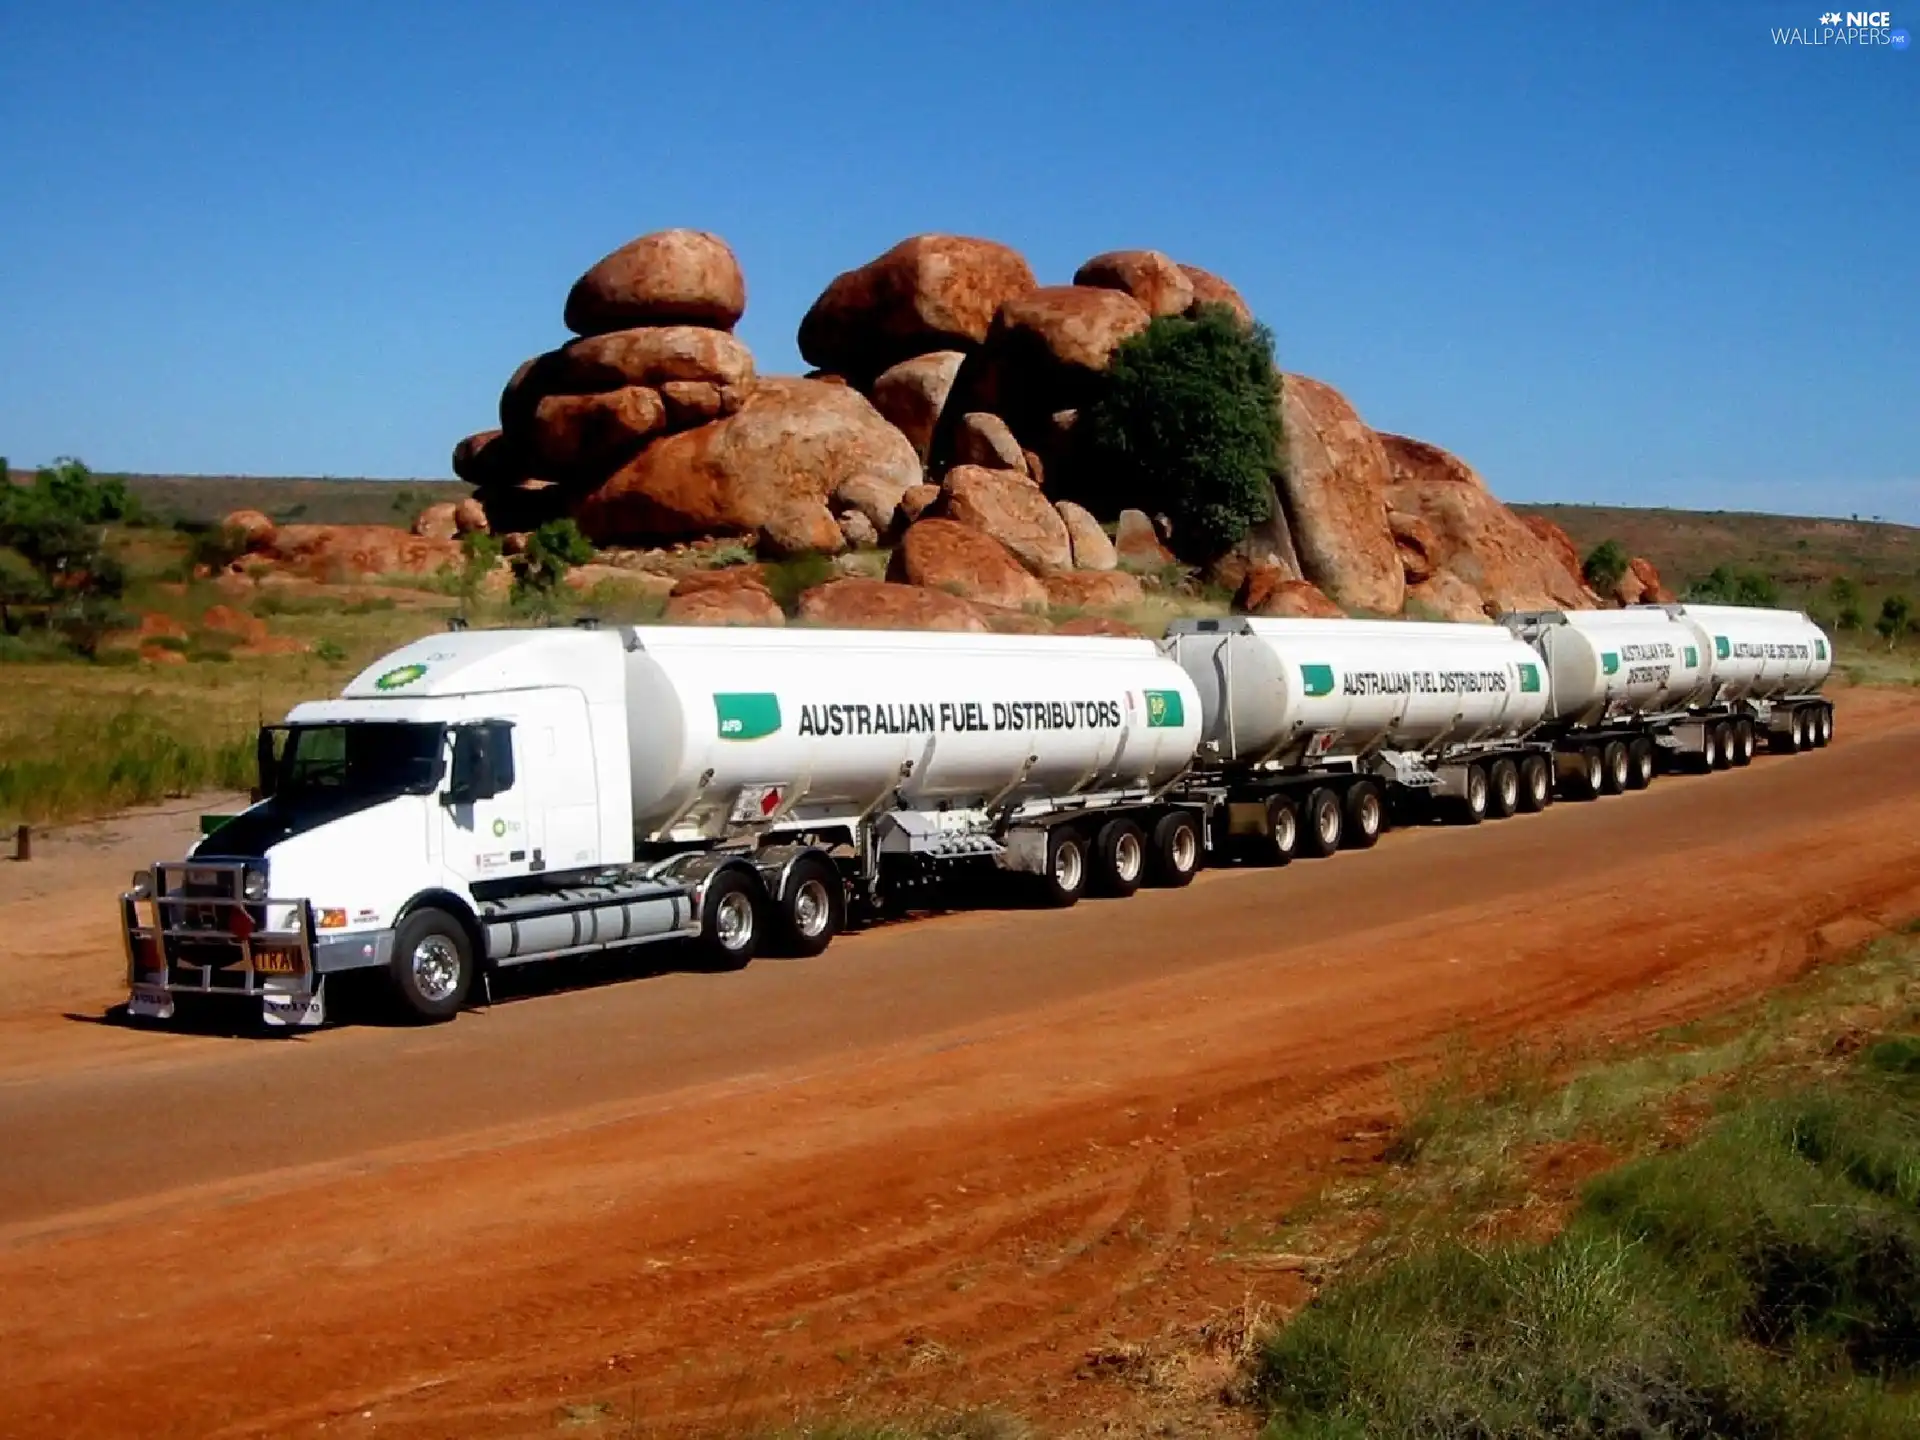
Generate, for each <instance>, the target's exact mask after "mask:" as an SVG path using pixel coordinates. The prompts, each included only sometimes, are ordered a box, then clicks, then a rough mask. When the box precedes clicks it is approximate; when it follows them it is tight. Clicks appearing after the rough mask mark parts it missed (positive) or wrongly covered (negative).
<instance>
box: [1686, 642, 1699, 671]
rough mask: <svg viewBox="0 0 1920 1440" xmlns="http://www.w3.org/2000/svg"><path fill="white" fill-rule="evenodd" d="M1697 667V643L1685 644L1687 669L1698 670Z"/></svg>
mask: <svg viewBox="0 0 1920 1440" xmlns="http://www.w3.org/2000/svg"><path fill="white" fill-rule="evenodd" d="M1699 668H1700V647H1699V646H1698V645H1689V646H1687V669H1689V670H1698V669H1699Z"/></svg>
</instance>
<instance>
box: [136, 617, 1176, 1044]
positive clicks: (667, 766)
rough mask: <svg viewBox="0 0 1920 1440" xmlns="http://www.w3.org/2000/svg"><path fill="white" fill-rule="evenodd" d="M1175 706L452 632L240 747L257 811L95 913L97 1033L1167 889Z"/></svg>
mask: <svg viewBox="0 0 1920 1440" xmlns="http://www.w3.org/2000/svg"><path fill="white" fill-rule="evenodd" d="M1199 734H1200V705H1199V697H1198V695H1197V693H1196V692H1195V690H1194V687H1193V685H1192V683H1191V682H1190V681H1189V680H1188V679H1187V677H1186V674H1185V672H1184V671H1182V670H1181V668H1180V667H1179V666H1178V665H1177V664H1175V663H1174V662H1173V661H1171V660H1169V659H1167V658H1165V657H1164V656H1163V655H1161V654H1160V652H1159V651H1158V650H1157V649H1156V648H1155V646H1154V645H1153V643H1152V642H1149V641H1145V640H1117V639H1106V638H1083V639H1080V638H1076V639H1069V638H1065V637H1057V636H1048V637H1026V636H1001V635H957V634H910V633H883V632H834V631H817V630H815V631H794V632H786V631H780V630H755V629H738V630H734V629H691V628H686V629H682V628H671V627H659V628H640V629H623V630H617V631H616V630H598V629H573V630H568V629H548V630H530V631H529V630H521V631H512V630H507V631H488V632H465V631H461V632H454V633H449V634H446V635H439V636H434V637H431V638H429V639H425V640H420V641H417V642H415V643H414V644H412V645H408V646H406V647H404V648H402V649H400V650H398V651H395V652H394V653H392V654H390V655H388V656H386V657H385V658H383V659H382V660H380V661H378V662H376V663H375V664H374V665H373V666H371V667H370V668H368V669H367V670H366V671H364V672H362V673H361V674H360V675H358V676H357V677H355V678H354V679H353V680H352V681H350V682H349V683H348V685H347V687H346V689H345V691H344V692H343V693H342V695H341V696H340V698H338V699H335V700H325V701H319V702H314V703H309V704H303V705H299V706H296V707H295V708H294V710H293V711H292V713H291V714H290V715H289V716H288V717H287V721H286V723H285V724H284V725H276V726H268V727H266V728H265V729H263V730H262V732H261V736H260V762H261V763H260V770H261V791H262V794H263V798H262V799H261V800H260V801H258V802H257V803H256V804H255V805H254V806H252V807H251V808H250V809H248V810H247V811H245V812H244V813H242V814H240V815H238V816H235V817H233V818H232V819H231V820H229V821H228V822H226V823H225V824H223V825H221V826H219V827H218V828H216V829H214V830H213V831H212V832H211V833H210V834H208V835H207V836H206V837H205V838H204V839H202V840H201V842H200V843H199V844H198V845H197V846H195V847H194V849H193V851H192V852H191V854H190V855H189V856H188V858H187V859H185V860H184V861H180V862H174V863H163V864H159V865H156V866H154V867H153V868H152V869H151V870H148V871H144V872H142V873H141V874H140V875H137V876H136V877H135V879H134V884H133V888H132V889H131V890H130V891H129V892H128V893H127V894H126V895H125V896H124V897H123V899H122V912H123V921H124V927H125V933H126V943H127V955H128V966H129V972H130V987H131V989H130V993H131V998H130V1002H129V1009H130V1011H131V1013H133V1014H134V1015H136V1016H145V1017H152V1018H162V1019H164V1018H167V1017H169V1016H171V1015H172V1013H173V1010H174V1005H175V1001H176V997H178V996H179V995H181V994H182V993H195V994H219V995H228V996H244V997H250V998H252V999H254V1000H256V1001H257V1002H258V1003H260V1005H261V1006H262V1010H263V1014H264V1016H265V1018H266V1019H267V1021H268V1022H269V1023H272V1024H281V1025H286V1024H295V1025H315V1024H319V1023H321V1021H322V1020H323V1019H324V1017H325V1004H326V983H327V980H328V977H329V976H335V975H338V974H340V973H342V972H349V971H362V970H364V971H377V970H384V971H385V972H386V973H387V975H388V977H389V978H390V979H391V981H392V985H393V989H394V991H395V992H396V993H397V995H398V996H399V998H400V999H401V1000H402V1001H403V1002H404V1004H405V1006H406V1008H407V1009H408V1010H410V1011H411V1012H412V1014H413V1015H414V1016H416V1017H418V1018H421V1019H428V1020H432V1019H445V1018H449V1017H451V1016H452V1015H453V1014H454V1013H456V1012H457V1011H458V1010H459V1008H460V1007H461V1005H462V1003H463V1002H464V1001H465V999H466V998H467V995H468V992H469V989H470V987H471V986H472V984H473V983H474V981H475V980H476V979H479V980H481V981H482V982H483V983H484V981H485V978H486V977H487V976H488V975H489V974H490V973H491V972H492V971H493V970H495V969H497V968H499V967H502V966H508V965H517V964H523V963H527V962H530V961H537V960H545V959H549V958H553V957H557V956H565V955H576V954H582V953H586V952H591V951H597V950H605V949H610V948H613V947H624V946H631V945H636V944H641V943H645V942H649V941H655V940H665V939H672V938H691V939H694V940H696V941H698V942H699V944H700V945H701V946H703V947H704V949H705V951H706V953H707V956H708V957H709V960H710V961H711V963H713V964H716V965H722V966H729V967H730V966H737V965H741V964H744V963H746V961H747V960H748V959H749V958H750V957H751V956H752V955H753V954H754V953H755V952H756V951H757V950H760V949H762V948H770V949H777V950H782V951H785V952H787V953H794V954H814V953H818V952H819V951H820V950H822V949H824V948H825V947H826V945H827V944H828V942H829V941H831V940H832V938H833V936H834V934H835V933H836V932H837V931H838V930H839V929H840V928H841V926H842V924H843V923H844V920H845V915H846V906H847V903H848V901H849V899H850V898H851V899H852V900H854V901H855V902H858V903H864V904H872V905H881V904H885V903H888V902H889V901H891V900H894V899H897V898H898V897H899V896H900V895H902V894H904V893H908V892H910V891H911V889H912V887H913V886H914V885H916V884H917V883H919V882H921V881H923V880H924V879H926V878H927V877H929V876H937V875H939V874H942V873H945V872H948V871H950V870H952V869H953V868H954V867H957V866H969V867H979V866H997V867H999V868H1001V869H1006V870H1012V871H1016V872H1024V873H1026V874H1028V875H1031V876H1032V877H1033V878H1034V881H1035V883H1036V884H1037V885H1038V886H1039V887H1040V889H1041V891H1042V893H1043V895H1044V896H1045V897H1046V898H1047V899H1048V900H1049V901H1050V902H1052V903H1054V904H1071V903H1072V902H1073V901H1074V900H1076V899H1078V898H1079V896H1080V894H1081V893H1082V892H1083V891H1084V890H1086V889H1089V888H1092V889H1096V890H1100V891H1104V892H1106V893H1110V894H1127V893H1131V891H1132V890H1133V889H1134V888H1135V887H1137V886H1139V885H1141V884H1142V883H1159V884H1168V885H1179V884H1184V883H1186V881H1187V880H1189V879H1191V878H1192V875H1193V873H1194V871H1195V870H1196V869H1197V868H1198V866H1199V864H1200V862H1201V859H1202V835H1201V825H1202V816H1201V815H1200V814H1199V813H1198V812H1197V811H1196V810H1195V809H1194V807H1193V806H1191V805H1182V804H1179V803H1175V802H1174V801H1173V800H1171V799H1169V798H1168V797H1169V792H1170V790H1171V788H1172V787H1173V785H1174V783H1175V782H1176V781H1178V780H1179V779H1180V778H1181V776H1182V775H1183V774H1184V773H1185V772H1186V770H1187V768H1188V766H1189V764H1190V762H1191V759H1192V756H1193V753H1194V750H1195V747H1196V746H1197V744H1198V741H1199Z"/></svg>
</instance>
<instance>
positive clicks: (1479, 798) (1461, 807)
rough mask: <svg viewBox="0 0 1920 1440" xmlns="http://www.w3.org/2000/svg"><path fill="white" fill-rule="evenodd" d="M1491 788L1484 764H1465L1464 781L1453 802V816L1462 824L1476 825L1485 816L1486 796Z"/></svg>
mask: <svg viewBox="0 0 1920 1440" xmlns="http://www.w3.org/2000/svg"><path fill="white" fill-rule="evenodd" d="M1492 789H1493V786H1492V784H1491V782H1489V781H1488V779H1487V767H1486V766H1484V765H1482V764H1480V763H1478V762H1477V761H1476V762H1475V763H1474V764H1472V765H1469V766H1467V775H1466V783H1465V785H1464V786H1463V787H1462V790H1461V794H1460V796H1459V798H1458V799H1457V800H1455V802H1454V806H1453V818H1454V819H1455V820H1457V821H1459V823H1460V824H1462V825H1478V824H1479V823H1480V822H1481V821H1482V820H1484V819H1486V818H1487V796H1488V794H1489V793H1490V792H1491V791H1492Z"/></svg>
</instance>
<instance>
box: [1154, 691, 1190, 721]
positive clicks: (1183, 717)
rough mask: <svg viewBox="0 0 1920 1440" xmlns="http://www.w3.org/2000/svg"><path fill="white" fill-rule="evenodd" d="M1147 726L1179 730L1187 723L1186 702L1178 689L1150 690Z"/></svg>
mask: <svg viewBox="0 0 1920 1440" xmlns="http://www.w3.org/2000/svg"><path fill="white" fill-rule="evenodd" d="M1146 695H1147V727H1148V728H1149V729H1152V730H1168V729H1173V730H1177V729H1179V728H1180V727H1181V726H1182V725H1184V724H1186V723H1187V706H1186V702H1185V701H1184V700H1182V699H1181V698H1180V692H1179V691H1178V690H1149V691H1147V692H1146Z"/></svg>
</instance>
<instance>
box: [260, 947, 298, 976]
mask: <svg viewBox="0 0 1920 1440" xmlns="http://www.w3.org/2000/svg"><path fill="white" fill-rule="evenodd" d="M253 968H254V969H255V970H256V971H258V972H259V973H260V974H262V975H298V974H299V973H300V952H299V951H297V950H256V951H254V952H253Z"/></svg>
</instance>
